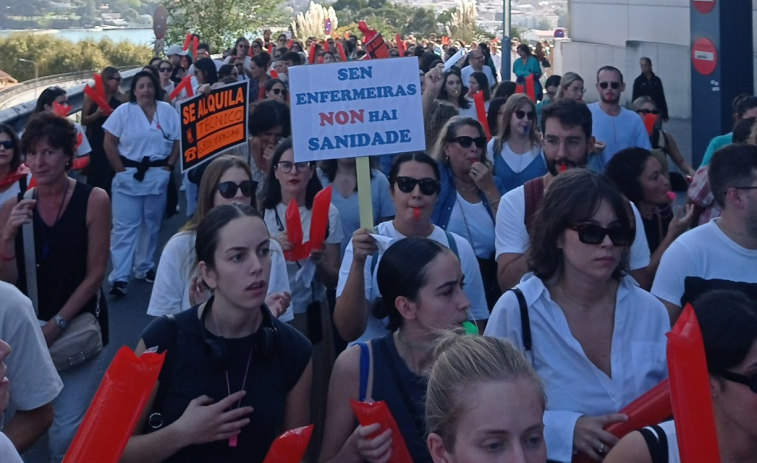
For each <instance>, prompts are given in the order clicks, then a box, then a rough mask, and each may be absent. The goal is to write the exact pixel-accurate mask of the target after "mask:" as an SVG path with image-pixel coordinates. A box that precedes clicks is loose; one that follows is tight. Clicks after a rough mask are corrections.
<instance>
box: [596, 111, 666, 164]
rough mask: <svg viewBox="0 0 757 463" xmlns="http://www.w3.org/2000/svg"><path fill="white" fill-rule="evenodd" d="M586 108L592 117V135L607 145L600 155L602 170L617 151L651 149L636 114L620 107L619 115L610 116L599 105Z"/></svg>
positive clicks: (642, 124)
mask: <svg viewBox="0 0 757 463" xmlns="http://www.w3.org/2000/svg"><path fill="white" fill-rule="evenodd" d="M588 106H589V109H590V110H591V117H592V130H591V132H592V135H594V138H596V139H597V141H601V142H603V143H605V144H606V145H607V146H606V147H605V149H604V151H602V155H601V162H602V168H603V169H604V167H605V166H607V163H608V162H610V159H612V157H613V156H615V155H616V154H617V153H618V151H621V150H624V149H626V148H644V149H648V150H651V149H652V145H651V144H650V143H649V135H648V134H647V129H646V128H644V123H643V122H642V121H641V118H640V117H639V115H638V114H636V113H635V112H633V111H629V110H627V109H626V108H622V107H621V108H620V114H618V115H617V116H610V115H608V114H607V113H606V112H604V111H602V108H600V107H599V103H592V104H590V105H588Z"/></svg>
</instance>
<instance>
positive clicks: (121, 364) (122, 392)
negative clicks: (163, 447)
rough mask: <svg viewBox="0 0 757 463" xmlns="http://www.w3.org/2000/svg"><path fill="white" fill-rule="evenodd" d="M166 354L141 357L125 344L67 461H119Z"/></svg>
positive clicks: (103, 462)
mask: <svg viewBox="0 0 757 463" xmlns="http://www.w3.org/2000/svg"><path fill="white" fill-rule="evenodd" d="M164 360H165V353H163V354H142V355H141V356H139V357H137V356H136V355H135V354H134V352H132V351H131V350H130V349H129V348H128V347H122V348H121V349H120V350H119V351H118V353H117V354H116V357H115V358H114V359H113V362H112V363H111V364H110V367H108V370H107V371H106V372H105V377H104V378H103V380H102V382H101V383H100V387H99V388H98V390H97V394H95V398H94V399H93V400H92V403H91V405H90V406H89V409H88V410H87V414H86V415H85V416H84V421H82V424H81V426H79V429H78V431H77V432H76V436H75V437H74V440H73V442H71V446H70V447H69V448H68V452H66V456H65V458H64V459H63V462H64V463H91V462H93V461H96V462H98V463H116V462H117V461H118V460H119V459H120V458H121V455H122V454H123V451H124V449H125V448H126V443H127V442H128V441H129V438H130V437H131V435H132V433H133V432H134V428H135V427H136V425H137V420H139V417H140V416H141V415H142V410H143V409H144V408H145V406H146V405H147V400H148V399H149V398H150V394H152V391H153V389H154V388H155V384H156V383H157V381H158V375H159V374H160V369H161V368H162V367H163V361H164Z"/></svg>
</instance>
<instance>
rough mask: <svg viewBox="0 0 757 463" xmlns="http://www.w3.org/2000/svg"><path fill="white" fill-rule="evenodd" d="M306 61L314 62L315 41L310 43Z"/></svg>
mask: <svg viewBox="0 0 757 463" xmlns="http://www.w3.org/2000/svg"><path fill="white" fill-rule="evenodd" d="M308 63H309V64H313V63H315V42H313V43H312V44H310V50H308Z"/></svg>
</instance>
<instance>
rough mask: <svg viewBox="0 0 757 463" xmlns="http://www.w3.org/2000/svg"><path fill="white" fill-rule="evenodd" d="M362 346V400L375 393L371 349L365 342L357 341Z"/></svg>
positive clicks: (360, 397)
mask: <svg viewBox="0 0 757 463" xmlns="http://www.w3.org/2000/svg"><path fill="white" fill-rule="evenodd" d="M357 345H358V347H360V396H359V397H358V398H359V399H360V402H364V401H365V399H367V398H369V397H371V394H372V393H373V363H372V362H371V349H370V347H368V344H366V343H364V342H359V343H357Z"/></svg>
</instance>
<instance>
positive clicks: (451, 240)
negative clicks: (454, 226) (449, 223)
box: [444, 230, 460, 259]
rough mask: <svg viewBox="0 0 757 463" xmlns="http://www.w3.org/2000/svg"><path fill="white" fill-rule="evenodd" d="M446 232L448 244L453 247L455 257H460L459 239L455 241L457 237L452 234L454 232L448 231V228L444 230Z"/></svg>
mask: <svg viewBox="0 0 757 463" xmlns="http://www.w3.org/2000/svg"><path fill="white" fill-rule="evenodd" d="M444 234H445V235H447V244H448V245H449V248H450V249H452V252H454V253H455V257H457V258H458V259H459V258H460V253H459V252H457V241H455V237H454V236H452V233H450V232H448V231H447V230H444Z"/></svg>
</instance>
